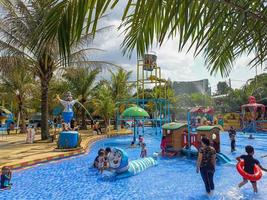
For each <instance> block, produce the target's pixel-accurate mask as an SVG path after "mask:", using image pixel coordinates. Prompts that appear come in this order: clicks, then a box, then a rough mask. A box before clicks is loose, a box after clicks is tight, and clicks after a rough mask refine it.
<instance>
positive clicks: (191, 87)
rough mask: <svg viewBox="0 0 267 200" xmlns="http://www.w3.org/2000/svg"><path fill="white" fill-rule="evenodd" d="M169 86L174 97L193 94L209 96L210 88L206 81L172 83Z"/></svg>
mask: <svg viewBox="0 0 267 200" xmlns="http://www.w3.org/2000/svg"><path fill="white" fill-rule="evenodd" d="M171 85H172V88H173V89H174V91H175V94H176V95H181V94H193V93H200V94H205V95H209V96H210V95H211V87H210V85H209V80H208V79H203V80H198V81H179V82H178V81H173V82H172V83H171Z"/></svg>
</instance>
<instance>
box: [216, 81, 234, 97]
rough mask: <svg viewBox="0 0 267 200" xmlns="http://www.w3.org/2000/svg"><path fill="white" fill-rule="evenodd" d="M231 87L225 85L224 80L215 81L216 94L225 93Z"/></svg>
mask: <svg viewBox="0 0 267 200" xmlns="http://www.w3.org/2000/svg"><path fill="white" fill-rule="evenodd" d="M230 89H231V88H230V87H229V86H228V85H227V83H226V82H225V81H224V82H218V83H217V94H218V95H221V94H226V93H227V92H228V91H229V90H230Z"/></svg>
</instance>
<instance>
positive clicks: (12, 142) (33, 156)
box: [0, 129, 132, 169]
mask: <svg viewBox="0 0 267 200" xmlns="http://www.w3.org/2000/svg"><path fill="white" fill-rule="evenodd" d="M79 133H80V134H81V136H82V142H81V148H80V149H76V150H72V151H64V152H62V151H55V148H56V146H57V144H56V141H55V142H45V141H41V136H40V134H39V135H38V134H37V135H36V136H35V143H33V144H26V143H25V138H26V135H25V134H17V135H7V136H4V137H1V136H0V168H1V167H3V166H9V167H10V168H11V169H21V168H25V167H29V166H32V165H36V164H39V163H45V162H49V161H53V160H58V159H64V158H68V157H72V156H77V155H81V154H84V153H86V152H88V151H89V150H90V146H91V144H93V143H94V142H95V141H98V140H101V139H103V138H106V137H112V136H117V135H127V134H131V133H132V131H131V130H127V129H121V130H120V131H115V130H112V131H110V132H109V133H108V134H103V135H93V133H92V130H81V131H79Z"/></svg>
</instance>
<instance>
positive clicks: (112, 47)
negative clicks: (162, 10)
mask: <svg viewBox="0 0 267 200" xmlns="http://www.w3.org/2000/svg"><path fill="white" fill-rule="evenodd" d="M122 6H123V5H121V7H119V8H118V9H117V10H114V13H112V14H111V15H109V16H108V17H107V18H104V19H103V21H102V25H103V26H110V25H114V28H112V29H111V30H110V31H108V32H105V33H104V34H101V35H100V36H98V37H97V38H96V40H95V45H96V46H97V47H98V48H101V49H103V50H106V52H105V53H104V54H102V55H100V56H99V58H101V59H103V60H106V61H109V62H113V63H115V64H117V65H120V66H122V67H123V68H124V69H126V70H131V71H133V74H132V78H131V79H132V80H136V54H135V53H134V54H133V56H132V58H131V59H128V58H126V57H123V56H122V53H121V49H120V44H121V43H122V41H123V35H122V34H120V33H121V31H120V32H119V31H118V30H117V27H118V26H119V25H120V18H119V16H121V15H120V14H119V13H120V12H122V11H121V10H123V9H121V8H122ZM177 41H178V39H177V38H174V39H173V40H168V41H166V42H165V43H164V44H163V45H162V46H161V47H160V48H156V47H155V48H153V50H155V51H156V52H157V56H158V59H157V63H158V65H159V66H160V67H161V70H162V78H165V79H168V78H170V79H171V80H172V81H193V80H200V79H204V78H208V79H209V81H210V85H211V87H212V91H215V90H216V85H217V82H218V81H229V78H230V79H231V83H232V87H233V88H239V87H241V86H242V85H244V84H245V82H246V80H247V79H250V78H252V77H254V76H255V69H250V67H249V66H248V63H249V61H250V60H251V59H252V57H253V56H252V55H249V56H247V55H244V56H241V57H240V58H239V59H237V60H236V62H235V64H234V69H233V70H232V72H231V73H230V75H229V77H228V78H222V77H221V76H220V75H219V74H217V75H213V76H210V75H209V72H208V71H207V69H206V66H205V65H204V58H203V57H201V56H198V57H197V58H194V56H193V53H192V51H189V52H188V53H186V50H187V48H185V50H184V51H182V52H178V42H177ZM262 72H263V70H262V69H258V74H260V73H262ZM103 76H104V77H105V78H108V76H109V74H108V73H105V75H103Z"/></svg>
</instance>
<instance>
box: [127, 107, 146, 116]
mask: <svg viewBox="0 0 267 200" xmlns="http://www.w3.org/2000/svg"><path fill="white" fill-rule="evenodd" d="M122 117H129V118H144V117H149V114H148V113H147V111H145V110H144V109H143V108H140V107H138V106H133V107H130V108H127V109H126V110H124V111H123V113H122Z"/></svg>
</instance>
